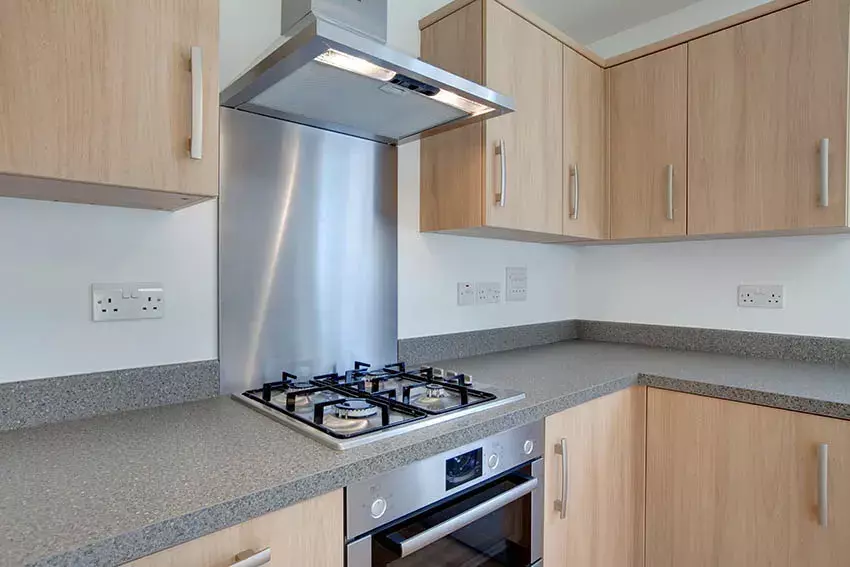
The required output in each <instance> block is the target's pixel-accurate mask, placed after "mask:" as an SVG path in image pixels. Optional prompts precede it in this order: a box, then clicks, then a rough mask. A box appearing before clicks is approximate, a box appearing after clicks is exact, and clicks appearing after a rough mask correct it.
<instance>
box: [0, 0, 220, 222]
mask: <svg viewBox="0 0 850 567" xmlns="http://www.w3.org/2000/svg"><path fill="white" fill-rule="evenodd" d="M218 24H219V22H218V2H217V1H216V0H181V1H179V2H177V1H171V0H134V1H132V2H122V1H118V0H63V1H61V2H57V1H55V0H7V1H4V2H3V3H2V4H0V37H2V38H3V49H0V68H2V69H3V81H2V82H0V132H3V135H2V136H0V173H4V174H11V175H15V176H26V177H34V178H49V179H59V180H68V181H71V182H79V183H69V184H61V183H57V184H53V185H51V186H46V185H44V184H40V185H39V186H38V187H37V188H34V189H33V191H32V193H30V194H28V193H27V191H26V187H25V185H22V184H21V183H20V182H18V183H14V184H7V183H5V182H3V183H0V194H7V193H4V190H5V189H4V188H6V187H7V185H14V187H9V193H8V194H9V195H11V196H20V197H28V196H31V197H33V198H41V199H45V198H47V199H54V200H67V201H74V202H95V201H97V202H100V203H102V204H110V205H123V206H142V207H149V208H178V207H179V206H182V205H186V204H190V203H192V202H196V201H198V200H203V199H206V198H209V197H212V196H215V195H217V194H218ZM192 46H200V47H202V48H203V75H204V83H203V91H204V92H203V94H204V115H203V122H204V136H203V142H204V143H203V151H204V155H203V159H202V160H192V159H190V158H189V153H188V140H189V137H190V135H191V108H192V74H191V72H190V66H189V60H190V48H191V47H192ZM80 183H82V185H81V184H80ZM86 184H89V186H90V185H91V184H96V185H97V187H90V190H87V189H86V187H87V185H86ZM102 186H111V187H114V188H115V189H114V190H112V191H107V190H104V188H103V187H102ZM119 187H128V188H135V189H136V190H138V189H142V190H146V191H148V192H147V193H144V192H139V191H133V192H129V193H122V192H121V190H120V189H119ZM174 194H178V195H182V196H183V197H185V198H180V197H178V198H176V199H175V195H174Z"/></svg>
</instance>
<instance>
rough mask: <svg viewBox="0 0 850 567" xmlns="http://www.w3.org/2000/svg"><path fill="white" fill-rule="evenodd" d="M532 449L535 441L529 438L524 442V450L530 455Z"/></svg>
mask: <svg viewBox="0 0 850 567" xmlns="http://www.w3.org/2000/svg"><path fill="white" fill-rule="evenodd" d="M532 451H534V441H532V440H531V439H528V440H526V442H525V443H523V444H522V452H523V453H525V454H526V455H530V454H531V452H532Z"/></svg>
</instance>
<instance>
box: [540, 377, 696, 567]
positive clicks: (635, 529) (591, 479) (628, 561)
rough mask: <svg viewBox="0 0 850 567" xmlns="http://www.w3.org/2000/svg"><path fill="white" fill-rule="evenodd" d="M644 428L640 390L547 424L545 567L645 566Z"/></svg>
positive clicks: (595, 402) (548, 420) (565, 413)
mask: <svg viewBox="0 0 850 567" xmlns="http://www.w3.org/2000/svg"><path fill="white" fill-rule="evenodd" d="M645 425H646V388H645V387H643V386H635V387H632V388H629V389H628V390H622V391H620V392H616V393H613V394H610V395H608V396H605V397H602V398H598V399H596V400H593V401H590V402H587V403H585V404H582V405H580V406H576V407H574V408H571V409H568V410H566V411H563V412H561V413H559V414H556V415H553V416H550V417H548V418H546V456H545V461H546V477H545V478H546V483H545V490H544V493H545V500H546V504H545V506H546V507H545V510H544V533H543V545H544V551H543V560H544V562H545V564H546V567H576V566H582V567H583V566H600V567H601V566H606V567H608V566H610V567H614V566H616V567H641V566H642V565H643V564H644V561H643V559H644V529H643V528H644V464H645V456H646V449H645V433H646V429H645ZM562 442H563V444H564V446H565V447H566V458H564V455H563V454H562V453H561V452H560V449H557V450H556V447H558V448H560V446H561V443H562ZM565 461H566V470H564V466H563V463H564V462H565ZM565 474H566V475H567V477H566V480H567V482H566V484H565V483H564V475H565ZM565 486H566V489H567V491H566V494H563V489H564V487H565ZM564 498H565V499H566V509H565V514H564V516H565V517H563V518H562V517H561V512H560V505H556V501H560V500H562V499H564ZM647 565H652V566H654V564H653V563H647ZM682 565H685V564H684V563H683V564H682Z"/></svg>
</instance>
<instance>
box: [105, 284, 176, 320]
mask: <svg viewBox="0 0 850 567" xmlns="http://www.w3.org/2000/svg"><path fill="white" fill-rule="evenodd" d="M91 300H92V301H91V303H92V320H93V321H95V322H98V321H125V320H128V319H161V318H162V317H164V316H165V290H164V289H163V287H162V284H160V283H120V284H92V286H91Z"/></svg>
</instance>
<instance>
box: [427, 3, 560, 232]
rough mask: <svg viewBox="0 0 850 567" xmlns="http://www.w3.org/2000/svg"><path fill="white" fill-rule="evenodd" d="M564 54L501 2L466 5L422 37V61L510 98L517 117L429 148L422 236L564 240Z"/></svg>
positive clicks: (442, 137) (441, 139)
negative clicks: (501, 150)
mask: <svg viewBox="0 0 850 567" xmlns="http://www.w3.org/2000/svg"><path fill="white" fill-rule="evenodd" d="M563 49H564V48H563V45H562V44H561V43H560V42H558V41H557V40H556V39H554V38H553V37H552V36H550V35H548V34H547V33H545V32H544V31H542V30H540V29H539V28H537V27H535V26H534V25H532V24H531V23H529V22H528V21H527V20H525V19H523V18H522V17H520V16H519V15H518V14H516V13H514V12H513V11H512V10H509V9H508V8H506V7H504V6H503V5H502V4H501V3H499V2H496V1H495V0H476V1H473V2H469V3H465V4H464V5H463V6H462V7H460V9H457V10H455V11H452V12H451V13H448V14H446V15H445V16H444V17H442V18H440V19H437V20H436V21H434V22H433V23H431V24H430V25H428V26H427V27H425V28H424V29H423V30H422V36H421V57H422V59H423V60H425V61H428V62H429V63H432V64H435V65H438V66H441V67H443V68H445V69H446V70H448V71H451V72H453V73H457V74H459V75H461V76H463V77H465V78H467V79H470V80H472V81H475V82H478V83H481V84H485V85H487V86H488V87H490V88H492V89H494V90H496V91H499V92H501V93H504V94H507V95H509V96H511V97H512V98H513V99H514V101H515V103H516V108H517V111H516V112H514V113H512V114H508V115H505V116H501V117H498V118H494V119H491V120H489V121H487V122H485V123H479V124H473V125H470V126H467V127H464V128H461V129H458V130H453V131H450V132H446V133H443V134H439V135H437V136H432V137H428V138H425V139H423V140H422V142H421V146H420V157H421V160H420V163H421V169H420V230H421V231H423V232H430V231H435V232H437V231H439V232H452V233H456V234H467V235H472V236H483V237H495V238H508V239H515V240H530V241H553V240H554V241H558V240H565V238H564V237H563V202H564V179H563V159H564V156H563V145H564V140H563V119H562V117H563V113H564V102H563V89H564V86H563V73H564V69H563V51H562V50H563ZM501 142H504V147H505V156H504V159H505V171H506V176H505V180H504V181H505V187H506V192H505V200H504V206H501V204H500V202H499V201H498V197H499V195H500V194H501V187H502V179H501V170H502V168H501V159H502V156H500V155H498V154H497V148H499V147H500V145H501Z"/></svg>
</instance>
